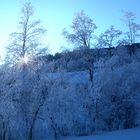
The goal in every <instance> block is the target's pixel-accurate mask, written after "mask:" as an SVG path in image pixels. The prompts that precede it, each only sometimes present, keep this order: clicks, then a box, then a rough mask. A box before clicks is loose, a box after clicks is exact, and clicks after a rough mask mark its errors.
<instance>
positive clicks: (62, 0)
mask: <svg viewBox="0 0 140 140" xmlns="http://www.w3.org/2000/svg"><path fill="white" fill-rule="evenodd" d="M26 1H28V0H4V1H2V0H1V1H0V16H1V22H0V38H1V39H0V55H3V54H4V51H3V50H4V49H3V48H4V46H6V45H7V44H8V37H9V34H10V33H11V32H13V31H16V30H17V26H18V21H19V18H20V9H21V7H22V4H23V3H25V2H26ZM30 2H31V3H32V5H33V7H34V9H35V18H36V19H40V20H41V21H42V25H43V26H44V28H46V29H47V30H48V31H47V34H46V36H45V39H44V43H45V44H48V45H49V49H50V51H51V53H55V52H58V51H59V48H60V47H61V46H63V45H64V46H66V47H69V45H67V44H66V42H65V41H64V39H63V37H62V36H61V33H62V29H63V28H64V27H66V28H67V27H68V26H69V25H70V24H71V22H72V19H73V16H74V14H75V13H76V12H78V11H80V10H82V9H83V10H84V11H85V13H86V14H87V15H89V16H90V17H91V18H92V19H93V21H94V22H95V24H96V25H97V26H98V29H97V30H96V32H95V33H96V34H100V33H101V32H104V31H105V30H106V29H107V28H108V27H109V26H110V25H112V24H113V25H115V27H116V28H119V29H121V30H124V29H125V26H124V25H123V23H122V21H121V18H122V11H132V12H134V13H135V14H136V17H137V22H138V23H140V12H139V5H140V1H139V0H30Z"/></svg>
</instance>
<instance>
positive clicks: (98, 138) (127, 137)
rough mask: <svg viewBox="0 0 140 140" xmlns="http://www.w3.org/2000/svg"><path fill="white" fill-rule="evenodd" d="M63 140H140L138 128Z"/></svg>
mask: <svg viewBox="0 0 140 140" xmlns="http://www.w3.org/2000/svg"><path fill="white" fill-rule="evenodd" d="M63 140H140V128H135V129H129V130H120V131H114V132H110V133H105V134H101V135H95V136H83V137H68V138H64V139H63Z"/></svg>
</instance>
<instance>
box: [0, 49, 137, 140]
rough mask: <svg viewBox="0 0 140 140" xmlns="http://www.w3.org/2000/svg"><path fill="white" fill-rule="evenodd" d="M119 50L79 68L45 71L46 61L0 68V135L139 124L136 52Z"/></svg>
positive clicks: (47, 134) (38, 135) (37, 135)
mask: <svg viewBox="0 0 140 140" xmlns="http://www.w3.org/2000/svg"><path fill="white" fill-rule="evenodd" d="M122 51H125V50H122V48H121V51H119V53H118V54H117V55H114V56H112V57H111V58H109V59H107V60H103V59H100V60H99V61H97V62H95V63H94V65H95V66H97V69H96V70H94V71H93V80H92V82H91V81H90V80H89V77H88V74H87V73H86V72H85V71H83V72H72V73H67V72H64V71H63V72H62V71H61V72H56V73H46V70H47V69H48V66H47V65H46V64H42V65H40V66H38V68H36V69H35V68H34V65H32V64H28V65H25V67H24V70H23V69H19V68H18V67H17V68H16V69H13V67H12V68H11V67H7V66H3V67H1V69H0V80H1V81H2V82H1V83H0V106H1V108H0V138H1V140H10V139H13V140H18V139H19V140H25V139H27V140H38V139H41V140H43V139H58V138H60V137H61V136H69V135H89V134H95V133H98V132H101V131H112V130H118V129H127V128H131V127H135V126H137V125H139V115H140V112H139V108H140V104H139V98H140V95H139V91H140V85H139V84H140V79H139V76H140V71H139V68H140V64H139V59H140V55H139V54H140V53H137V54H135V55H133V56H131V57H130V55H129V54H127V53H122Z"/></svg>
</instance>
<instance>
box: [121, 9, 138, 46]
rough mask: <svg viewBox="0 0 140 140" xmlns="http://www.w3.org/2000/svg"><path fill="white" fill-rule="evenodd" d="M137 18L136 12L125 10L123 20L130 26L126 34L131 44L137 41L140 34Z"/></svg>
mask: <svg viewBox="0 0 140 140" xmlns="http://www.w3.org/2000/svg"><path fill="white" fill-rule="evenodd" d="M135 19H136V17H135V14H134V13H132V12H130V11H125V12H124V16H123V21H124V23H125V24H126V26H127V27H128V31H127V32H126V33H125V34H126V36H127V41H128V43H129V44H130V45H131V44H134V43H136V38H137V37H139V36H140V24H137V23H136V22H135Z"/></svg>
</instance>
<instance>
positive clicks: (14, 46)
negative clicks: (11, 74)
mask: <svg viewBox="0 0 140 140" xmlns="http://www.w3.org/2000/svg"><path fill="white" fill-rule="evenodd" d="M33 15H34V11H33V7H32V5H31V3H25V4H24V5H23V7H22V9H21V18H20V21H19V30H18V32H13V33H11V34H10V43H9V45H8V47H7V57H6V61H7V60H8V61H9V62H10V63H12V64H15V63H18V62H21V61H20V60H21V59H23V61H22V62H25V63H27V62H28V59H27V58H29V57H33V56H36V54H37V53H38V51H39V45H41V41H40V37H41V36H42V35H44V33H45V32H46V30H45V29H44V28H42V26H41V25H40V20H35V21H34V20H33Z"/></svg>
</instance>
